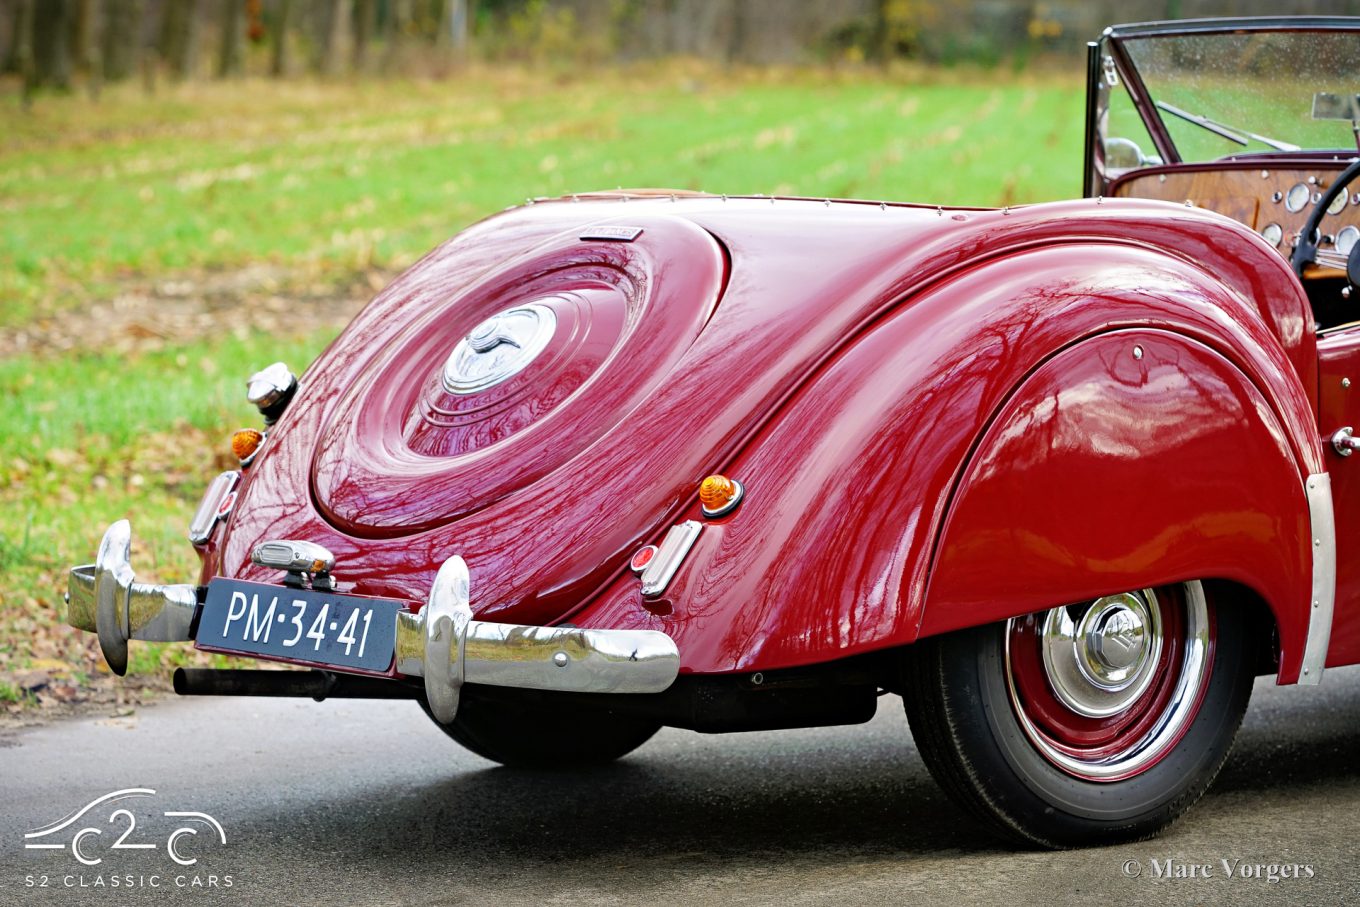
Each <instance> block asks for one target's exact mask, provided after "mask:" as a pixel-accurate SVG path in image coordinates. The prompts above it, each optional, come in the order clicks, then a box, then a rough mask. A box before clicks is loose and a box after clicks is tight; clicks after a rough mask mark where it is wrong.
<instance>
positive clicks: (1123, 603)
mask: <svg viewBox="0 0 1360 907" xmlns="http://www.w3.org/2000/svg"><path fill="white" fill-rule="evenodd" d="M1183 590H1184V598H1185V604H1184V626H1183V630H1182V631H1179V632H1183V634H1184V638H1183V639H1180V640H1178V642H1179V643H1180V644H1179V645H1178V646H1176V647H1174V648H1172V647H1170V646H1169V644H1164V634H1163V629H1164V628H1163V621H1162V609H1163V607H1166V605H1165V604H1164V603H1159V602H1158V600H1157V595H1156V593H1155V592H1153V590H1151V589H1143V590H1140V591H1137V592H1126V593H1121V594H1119V595H1108V596H1105V597H1104V598H1100V599H1097V600H1096V601H1094V602H1092V603H1091V604H1090V605H1087V606H1073V607H1063V608H1054V609H1052V610H1051V611H1048V612H1046V613H1045V614H1043V615H1042V618H1041V624H1040V629H1041V633H1040V636H1039V640H1038V644H1039V647H1040V650H1041V655H1042V661H1043V671H1042V673H1043V678H1042V682H1043V683H1045V684H1046V686H1047V687H1048V688H1049V689H1050V690H1051V691H1052V694H1053V697H1054V698H1055V699H1056V700H1057V704H1059V705H1061V706H1064V707H1066V708H1069V709H1071V710H1072V711H1073V712H1075V713H1076V714H1078V715H1082V716H1086V717H1088V718H1107V717H1109V716H1112V715H1118V714H1120V713H1122V712H1124V711H1125V710H1132V709H1135V708H1137V707H1140V705H1146V703H1145V702H1144V699H1143V697H1145V696H1147V697H1153V696H1166V701H1165V704H1164V705H1163V706H1162V707H1161V708H1160V712H1159V713H1158V714H1157V715H1156V716H1155V719H1154V720H1152V721H1151V722H1150V723H1148V722H1144V723H1142V724H1141V730H1139V731H1138V732H1137V733H1136V734H1131V735H1130V736H1129V737H1128V738H1127V739H1125V740H1124V741H1122V742H1114V743H1113V744H1112V745H1110V746H1103V747H1102V748H1101V749H1100V750H1099V752H1091V753H1086V754H1084V753H1082V752H1081V751H1080V750H1079V749H1078V748H1074V747H1075V746H1076V744H1074V743H1072V744H1060V743H1059V742H1058V741H1057V740H1055V739H1054V738H1053V737H1052V736H1050V734H1049V733H1047V732H1046V731H1045V730H1043V729H1041V728H1040V726H1039V725H1038V724H1036V722H1035V719H1034V717H1032V716H1031V715H1030V713H1029V708H1028V706H1027V703H1026V701H1024V699H1023V697H1022V696H1021V695H1020V692H1019V689H1018V687H1017V684H1016V677H1015V672H1014V670H1015V669H1014V667H1013V661H1012V652H1011V646H1012V640H1013V638H1014V631H1015V629H1016V628H1017V626H1018V622H1019V621H1026V620H1029V619H1030V618H1014V619H1012V620H1011V621H1009V622H1008V626H1007V632H1006V674H1007V677H1006V679H1007V686H1008V689H1009V692H1010V698H1011V705H1012V708H1013V709H1014V712H1015V715H1016V718H1017V719H1018V721H1019V723H1020V728H1021V730H1022V731H1023V732H1024V734H1025V736H1026V737H1027V738H1028V739H1029V741H1030V743H1032V744H1033V745H1034V747H1035V748H1036V749H1038V750H1039V752H1041V753H1042V754H1043V755H1044V756H1045V758H1047V759H1048V760H1049V761H1051V762H1052V763H1054V764H1055V765H1056V766H1058V767H1059V768H1061V769H1062V770H1063V771H1065V772H1067V773H1069V774H1072V775H1075V776H1077V777H1079V778H1083V779H1086V780H1090V781H1113V780H1118V779H1120V778H1126V777H1129V776H1131V775H1134V774H1137V773H1139V772H1141V771H1143V770H1144V769H1146V768H1148V767H1149V766H1151V765H1152V764H1154V763H1155V762H1156V761H1157V760H1158V759H1160V758H1161V757H1162V755H1164V754H1165V753H1167V752H1168V751H1169V750H1170V749H1171V748H1172V747H1174V746H1175V745H1176V742H1177V741H1178V740H1179V739H1180V737H1181V735H1182V734H1183V733H1184V732H1185V729H1186V727H1187V726H1188V724H1189V722H1190V721H1191V720H1192V719H1193V718H1194V715H1195V712H1196V710H1197V708H1198V702H1199V699H1200V694H1201V691H1202V690H1203V688H1204V685H1205V683H1206V682H1207V680H1208V676H1209V668H1210V648H1209V641H1210V634H1211V628H1212V625H1211V622H1210V620H1209V609H1208V604H1207V602H1206V601H1205V597H1204V588H1203V586H1202V585H1201V584H1200V583H1198V582H1191V583H1186V584H1185V585H1184V586H1183ZM1168 651H1170V652H1178V654H1177V656H1176V659H1177V662H1178V663H1177V664H1174V665H1166V666H1165V668H1166V670H1165V672H1159V663H1160V662H1161V661H1163V660H1164V659H1165V658H1166V657H1169V656H1168V655H1166V654H1165V653H1167V652H1168ZM1159 673H1161V674H1162V676H1163V682H1164V683H1170V684H1172V686H1171V687H1170V689H1164V691H1163V692H1162V693H1158V692H1156V691H1153V690H1150V686H1151V685H1152V683H1153V682H1154V680H1155V679H1156V678H1157V677H1158V676H1159ZM1116 720H1117V719H1116Z"/></svg>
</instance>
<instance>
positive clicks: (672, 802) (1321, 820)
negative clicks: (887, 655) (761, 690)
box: [0, 669, 1360, 907]
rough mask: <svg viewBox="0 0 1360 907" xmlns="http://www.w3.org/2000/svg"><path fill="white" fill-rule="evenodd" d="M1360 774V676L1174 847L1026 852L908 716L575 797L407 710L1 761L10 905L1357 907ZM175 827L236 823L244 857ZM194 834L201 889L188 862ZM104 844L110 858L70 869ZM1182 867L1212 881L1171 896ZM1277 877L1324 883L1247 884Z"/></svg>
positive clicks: (620, 776)
mask: <svg viewBox="0 0 1360 907" xmlns="http://www.w3.org/2000/svg"><path fill="white" fill-rule="evenodd" d="M1358 755H1360V671H1357V670H1351V669H1348V670H1342V671H1329V672H1328V674H1327V677H1326V679H1325V681H1324V684H1323V686H1322V687H1321V688H1319V689H1299V688H1277V687H1275V686H1274V685H1273V684H1272V683H1271V682H1270V681H1268V680H1262V681H1260V682H1258V684H1257V688H1256V693H1255V697H1254V699H1253V703H1252V707H1251V710H1250V712H1249V713H1248V716H1247V721H1246V724H1245V726H1244V728H1243V732H1242V734H1241V735H1240V737H1239V738H1238V744H1237V747H1236V749H1235V750H1234V753H1233V756H1232V758H1231V761H1230V762H1229V763H1228V765H1227V767H1226V768H1225V770H1224V772H1223V774H1222V775H1221V776H1220V777H1219V780H1218V783H1217V784H1216V785H1215V787H1214V788H1213V790H1211V792H1210V793H1209V795H1208V796H1207V797H1206V798H1205V800H1203V801H1202V802H1201V803H1200V804H1199V805H1198V806H1197V807H1196V808H1195V809H1194V810H1193V811H1192V812H1191V814H1190V815H1189V816H1188V817H1187V818H1186V819H1185V820H1183V821H1182V822H1181V823H1179V824H1178V825H1177V826H1175V827H1174V828H1173V829H1172V830H1171V831H1169V832H1168V833H1167V834H1165V835H1163V836H1162V837H1161V838H1159V839H1157V840H1155V841H1150V842H1144V843H1139V844H1131V845H1125V846H1120V847H1113V848H1104V849H1094V850H1085V851H1075V852H1065V853H1046V852H1033V851H1019V852H1017V851H1014V850H1010V849H1007V848H1006V847H1004V846H1002V845H999V844H998V843H997V842H995V841H993V840H992V839H990V838H988V837H987V836H986V835H985V834H984V833H983V832H981V831H980V830H979V829H978V828H976V827H975V826H974V825H973V824H972V823H971V822H970V821H969V820H968V819H967V818H965V817H964V816H962V815H960V814H959V813H958V812H957V811H956V810H955V809H954V808H953V807H952V805H951V804H950V803H949V801H948V800H947V799H945V797H944V796H943V794H942V793H941V792H940V791H939V790H938V789H937V788H936V787H935V785H934V783H933V782H932V781H931V779H930V776H929V775H928V774H927V772H926V770H925V767H924V766H923V765H922V764H921V761H920V758H919V756H918V755H917V753H916V751H915V748H914V747H913V746H912V744H911V741H910V737H909V735H908V731H907V725H906V720H905V719H904V718H903V716H902V710H901V704H900V702H899V701H898V700H897V699H896V698H895V697H885V698H884V699H883V700H881V707H880V709H879V714H878V717H877V718H875V719H874V721H873V722H871V723H870V724H868V725H864V726H859V727H845V728H825V729H818V730H809V731H783V732H775V733H761V734H742V735H726V736H702V735H698V734H693V733H690V732H686V731H672V730H666V731H662V733H661V734H660V735H658V736H657V737H656V738H654V739H653V740H652V741H651V742H649V743H648V744H647V745H646V746H644V747H643V748H642V749H640V750H638V751H637V752H636V753H635V754H633V755H632V756H630V757H629V758H627V759H625V760H624V761H622V762H620V763H618V764H617V765H615V766H612V767H609V768H607V769H603V770H598V771H593V772H588V773H578V774H534V773H524V772H516V771H510V770H507V769H502V768H496V767H493V766H492V765H491V764H490V763H487V762H485V761H483V760H481V759H479V758H478V757H476V756H473V755H471V754H470V753H467V752H465V751H463V750H461V749H460V748H459V747H458V746H457V745H456V744H454V743H453V742H452V741H450V740H448V739H447V738H445V736H444V735H443V734H442V733H441V732H440V731H439V730H438V729H436V728H435V727H434V726H433V725H431V724H430V723H429V721H428V719H426V718H425V716H424V715H423V714H422V713H421V712H420V710H419V708H418V707H417V706H415V705H414V704H411V703H406V702H395V703H393V702H355V701H350V702H327V703H322V704H317V703H313V702H311V701H310V700H302V701H297V700H262V699H254V700H248V699H238V700H219V699H194V700H176V701H171V702H167V703H165V704H162V705H157V706H154V707H151V708H146V709H143V710H142V711H141V712H140V713H139V714H137V715H136V716H133V717H129V718H117V719H104V720H94V719H91V720H81V721H73V722H69V723H64V724H59V725H54V726H49V727H46V728H40V729H36V730H31V731H27V732H23V733H21V734H18V735H16V736H10V737H8V738H3V739H0V793H2V794H3V804H4V808H3V812H2V813H0V904H4V905H9V904H15V905H25V907H27V905H39V904H63V905H65V904H97V905H121V904H172V903H173V904H179V903H185V904H203V905H208V904H233V905H234V904H270V905H275V904H296V905H311V904H318V905H320V904H324V905H327V907H342V905H378V904H402V905H419V904H464V903H467V904H504V903H523V902H534V903H547V904H557V903H568V904H572V903H624V904H633V903H652V904H655V903H663V904H664V903H667V902H671V903H675V904H691V903H722V904H780V905H781V907H791V905H801V904H830V903H834V904H838V905H852V904H870V903H883V904H903V903H918V902H919V903H932V904H937V903H951V904H952V903H1007V904H1010V905H1018V904H1033V903H1042V904H1064V903H1081V904H1090V903H1113V904H1127V903H1134V902H1135V901H1143V900H1146V901H1148V902H1151V903H1185V904H1192V903H1193V904H1200V903H1231V904H1255V903H1263V904H1264V903H1271V904H1274V903H1289V904H1341V903H1347V902H1351V901H1356V900H1360V865H1357V856H1356V854H1357V847H1356V845H1357V842H1360V760H1358V759H1357V756H1358ZM136 787H141V788H146V789H154V790H155V791H156V793H155V795H154V796H151V795H146V796H141V797H134V798H130V799H127V800H124V801H121V802H120V803H118V804H116V805H115V804H112V803H106V804H103V805H102V806H101V807H96V808H95V809H93V810H91V811H89V812H88V813H86V814H85V815H84V816H83V817H82V818H81V819H80V820H78V821H77V822H75V823H73V824H72V825H70V826H68V827H67V828H66V829H65V830H64V831H63V832H62V833H60V834H58V835H56V836H55V837H52V838H45V839H31V840H30V841H29V842H30V843H31V842H32V841H42V840H60V841H62V842H64V843H65V844H67V845H68V846H67V848H66V849H62V850H57V849H47V850H36V849H26V848H25V846H24V844H25V842H26V840H27V839H25V838H24V834H25V833H26V832H30V831H33V830H36V829H39V828H41V827H42V826H46V825H48V824H50V823H54V822H55V821H56V820H58V819H61V818H62V817H64V816H66V815H67V814H69V813H71V812H73V811H75V810H77V809H79V808H80V807H82V806H84V805H85V804H87V803H89V802H90V801H92V800H94V799H95V798H98V797H100V796H102V795H104V794H108V793H110V792H113V791H115V790H120V789H127V788H136ZM120 806H125V807H127V808H128V809H129V811H130V812H131V813H132V814H133V817H134V818H135V819H136V820H137V823H138V824H137V826H136V828H135V829H134V833H133V834H132V835H129V836H128V838H126V839H125V843H135V842H139V841H140V842H147V843H151V844H152V847H150V848H147V849H140V850H133V849H120V850H115V849H113V848H112V846H111V845H112V844H113V843H114V841H115V839H116V838H117V837H118V836H119V835H120V834H122V830H123V829H124V828H126V827H127V821H128V820H127V817H119V818H115V819H114V820H113V821H112V823H110V822H109V817H110V815H111V813H112V811H113V810H114V809H116V808H118V807H120ZM166 811H197V812H203V813H207V814H209V815H211V816H213V817H214V818H216V819H217V820H218V822H219V823H220V824H221V826H222V828H223V831H224V833H225V835H226V839H227V841H226V844H221V843H220V842H218V841H216V840H213V839H212V837H211V836H212V835H213V834H214V833H213V832H212V831H211V830H210V829H209V828H208V827H207V826H206V824H204V823H201V822H200V823H196V824H195V823H194V822H193V821H192V820H182V819H176V818H168V817H165V816H164V812H166ZM186 821H188V822H189V824H191V825H196V827H197V828H198V830H199V831H200V833H199V834H195V835H190V836H182V837H181V838H180V840H179V842H178V843H177V845H176V853H177V854H178V855H179V856H180V857H181V858H182V859H184V860H186V861H187V860H188V859H191V858H194V857H197V859H198V862H197V863H195V864H194V865H191V866H187V867H185V866H180V865H177V864H176V863H174V862H173V861H172V860H171V858H170V856H169V855H168V854H167V853H166V850H165V846H164V845H165V841H166V838H167V837H168V835H169V834H170V833H171V832H173V831H174V830H175V829H176V828H179V827H183V825H182V823H184V822H186ZM84 827H93V828H98V829H101V833H100V834H98V835H96V834H93V833H91V834H87V835H86V837H85V838H84V839H83V840H82V843H81V844H80V847H79V849H80V851H81V853H82V855H83V856H85V858H86V859H88V860H94V859H100V860H102V862H101V863H98V864H95V865H90V866H84V865H81V864H80V863H78V862H77V861H76V859H75V857H74V856H73V854H72V852H71V850H70V849H69V844H70V838H71V837H72V835H73V834H75V833H76V832H78V831H79V830H80V829H82V828H84ZM62 835H64V836H65V837H64V838H63V837H62ZM1167 860H1173V861H1175V864H1174V865H1175V866H1177V867H1179V869H1180V871H1181V872H1182V873H1184V872H1188V871H1189V869H1188V867H1190V866H1191V865H1194V866H1204V865H1207V866H1208V867H1209V870H1210V877H1208V878H1204V877H1202V873H1203V870H1202V869H1201V870H1196V875H1197V876H1199V877H1194V878H1157V877H1156V876H1157V872H1158V867H1159V866H1162V867H1164V866H1165V861H1167ZM1224 860H1227V861H1228V863H1229V865H1232V864H1233V861H1240V862H1239V863H1237V866H1238V867H1239V868H1238V872H1237V873H1236V875H1235V876H1234V877H1232V878H1228V877H1227V876H1226V870H1225V868H1224V866H1223V863H1222V861H1224ZM1154 861H1157V862H1156V863H1155V864H1154ZM1255 864H1266V865H1269V864H1276V865H1280V864H1286V865H1289V866H1291V867H1293V866H1295V865H1298V866H1300V867H1302V866H1307V867H1309V870H1310V871H1311V873H1312V876H1311V877H1308V875H1307V871H1305V870H1303V869H1302V868H1300V869H1299V870H1298V872H1299V873H1300V874H1301V875H1303V876H1304V877H1303V878H1277V880H1276V881H1274V882H1272V881H1270V879H1269V870H1264V871H1263V872H1262V873H1261V876H1264V877H1258V876H1257V874H1256V871H1255V870H1254V869H1253V870H1252V875H1251V876H1250V877H1245V878H1244V877H1243V876H1242V870H1241V867H1242V866H1244V865H1249V866H1252V867H1254V866H1255ZM1135 872H1136V873H1138V874H1137V875H1136V877H1132V876H1133V874H1134V873H1135ZM228 880H229V882H230V887H229V888H228V887H226V884H227V881H228ZM44 881H45V883H46V886H47V887H40V886H41V885H42V884H43V883H44ZM115 882H117V887H114V883H115ZM30 886H31V887H30ZM181 886H183V887H181Z"/></svg>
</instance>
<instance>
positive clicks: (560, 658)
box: [553, 652, 571, 668]
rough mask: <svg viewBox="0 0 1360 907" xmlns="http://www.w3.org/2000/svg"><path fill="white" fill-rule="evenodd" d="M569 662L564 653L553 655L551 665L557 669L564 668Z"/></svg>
mask: <svg viewBox="0 0 1360 907" xmlns="http://www.w3.org/2000/svg"><path fill="white" fill-rule="evenodd" d="M569 661H571V659H570V658H568V657H567V653H566V652H554V653H553V664H555V665H557V666H558V667H559V668H565V667H566V666H567V662H569Z"/></svg>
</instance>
